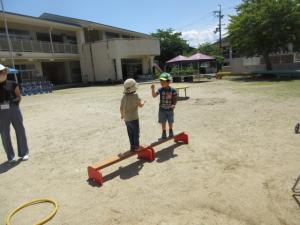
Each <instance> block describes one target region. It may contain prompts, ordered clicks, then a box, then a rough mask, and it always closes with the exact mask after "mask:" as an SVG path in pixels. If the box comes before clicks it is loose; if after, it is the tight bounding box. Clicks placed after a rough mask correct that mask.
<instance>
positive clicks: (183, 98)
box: [177, 97, 190, 101]
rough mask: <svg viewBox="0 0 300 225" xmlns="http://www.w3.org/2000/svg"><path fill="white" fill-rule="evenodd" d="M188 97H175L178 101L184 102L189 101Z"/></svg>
mask: <svg viewBox="0 0 300 225" xmlns="http://www.w3.org/2000/svg"><path fill="white" fill-rule="evenodd" d="M189 99H190V97H177V100H178V101H185V100H189Z"/></svg>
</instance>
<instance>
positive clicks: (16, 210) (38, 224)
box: [6, 198, 58, 225]
mask: <svg viewBox="0 0 300 225" xmlns="http://www.w3.org/2000/svg"><path fill="white" fill-rule="evenodd" d="M45 202H47V203H50V204H52V205H53V206H54V210H53V211H52V212H51V213H50V214H49V215H48V216H47V217H45V218H44V219H43V220H41V221H39V222H37V223H35V225H40V224H45V223H47V222H48V221H49V220H51V219H52V218H53V217H54V216H55V214H56V212H57V209H58V204H57V202H56V201H55V200H52V199H47V198H43V199H33V200H31V201H29V202H27V203H25V204H23V205H21V206H19V207H18V208H16V209H15V210H14V211H12V212H11V213H10V214H9V215H8V216H7V219H6V225H11V223H10V221H11V219H12V217H13V216H14V215H15V214H16V213H17V212H18V211H20V210H21V209H23V208H25V207H28V206H31V205H35V204H39V203H45Z"/></svg>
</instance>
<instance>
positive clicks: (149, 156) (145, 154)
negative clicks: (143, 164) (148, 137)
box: [138, 147, 155, 161]
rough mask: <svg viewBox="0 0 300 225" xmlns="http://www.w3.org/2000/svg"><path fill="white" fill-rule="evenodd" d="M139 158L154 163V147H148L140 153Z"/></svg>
mask: <svg viewBox="0 0 300 225" xmlns="http://www.w3.org/2000/svg"><path fill="white" fill-rule="evenodd" d="M138 158H139V159H145V160H148V161H153V160H154V159H155V151H154V149H153V148H152V147H147V148H145V149H143V150H141V151H139V152H138Z"/></svg>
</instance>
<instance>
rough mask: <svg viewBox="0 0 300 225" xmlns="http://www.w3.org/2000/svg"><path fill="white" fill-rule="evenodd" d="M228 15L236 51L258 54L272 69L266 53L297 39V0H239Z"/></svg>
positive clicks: (299, 38)
mask: <svg viewBox="0 0 300 225" xmlns="http://www.w3.org/2000/svg"><path fill="white" fill-rule="evenodd" d="M236 10H237V15H235V16H230V24H229V26H228V32H229V38H230V42H231V44H232V46H233V48H235V49H236V50H237V51H238V52H239V53H240V54H242V55H244V56H247V57H252V56H255V55H262V56H263V57H264V60H265V63H266V69H267V70H272V64H271V60H270V57H269V55H270V53H273V52H278V51H280V49H286V48H287V44H288V43H293V44H295V45H298V44H299V43H300V29H299V28H300V0H243V2H242V3H241V4H240V5H238V6H237V8H236Z"/></svg>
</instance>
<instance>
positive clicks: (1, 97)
mask: <svg viewBox="0 0 300 225" xmlns="http://www.w3.org/2000/svg"><path fill="white" fill-rule="evenodd" d="M20 101H21V93H20V89H19V86H18V84H17V83H16V82H14V81H9V80H7V68H6V67H5V66H3V65H2V64H0V134H1V139H2V144H3V147H4V150H5V152H6V156H7V159H8V161H9V162H10V163H12V162H14V161H16V159H15V153H14V150H13V146H12V143H11V137H10V125H11V124H12V126H13V128H14V129H15V132H16V137H17V145H18V156H19V157H20V158H21V159H22V160H27V159H28V158H29V155H28V154H29V150H28V145H27V139H26V133H25V128H24V125H23V117H22V113H21V111H20V108H19V103H20Z"/></svg>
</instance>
